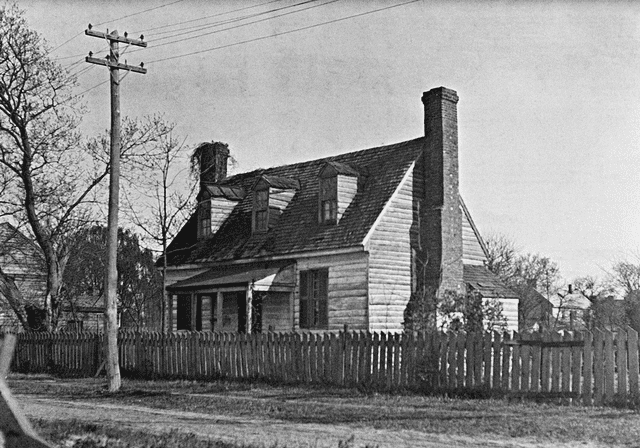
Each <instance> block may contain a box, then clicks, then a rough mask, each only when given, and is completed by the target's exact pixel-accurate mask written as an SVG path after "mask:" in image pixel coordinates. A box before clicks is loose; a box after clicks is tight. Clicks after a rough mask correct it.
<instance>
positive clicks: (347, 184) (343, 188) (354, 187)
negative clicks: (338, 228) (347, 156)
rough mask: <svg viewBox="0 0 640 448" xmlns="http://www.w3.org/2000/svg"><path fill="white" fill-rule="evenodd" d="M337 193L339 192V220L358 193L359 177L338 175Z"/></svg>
mask: <svg viewBox="0 0 640 448" xmlns="http://www.w3.org/2000/svg"><path fill="white" fill-rule="evenodd" d="M337 182H338V185H337V193H338V211H337V215H338V222H340V218H342V215H343V214H344V212H345V210H346V209H347V207H349V204H351V201H353V198H354V197H355V195H356V193H358V178H357V177H355V176H345V175H343V174H339V175H338V179H337Z"/></svg>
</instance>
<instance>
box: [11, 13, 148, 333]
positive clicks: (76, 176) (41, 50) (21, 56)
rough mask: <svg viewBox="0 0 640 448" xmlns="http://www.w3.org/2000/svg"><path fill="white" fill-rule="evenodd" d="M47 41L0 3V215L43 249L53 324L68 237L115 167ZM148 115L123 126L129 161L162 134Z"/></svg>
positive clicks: (89, 216) (91, 210)
mask: <svg viewBox="0 0 640 448" xmlns="http://www.w3.org/2000/svg"><path fill="white" fill-rule="evenodd" d="M47 50H48V47H47V44H46V42H44V40H43V39H42V37H41V36H40V35H39V34H38V33H36V32H35V31H32V30H30V29H29V28H28V26H27V23H26V21H25V18H24V13H23V12H22V11H21V10H19V9H18V8H17V6H15V5H4V6H2V7H1V8H0V188H2V192H3V194H2V196H1V197H0V216H2V215H5V216H6V215H10V216H13V217H15V218H16V219H18V220H19V221H20V222H24V223H26V224H27V225H28V228H29V229H30V232H31V234H32V235H31V236H32V237H33V238H34V240H35V241H36V243H37V244H38V245H39V246H40V248H41V249H42V253H43V256H44V259H45V266H46V272H47V292H46V295H45V298H44V303H43V304H42V308H43V309H44V310H45V313H46V323H47V327H48V328H50V329H55V328H56V325H57V310H58V307H59V297H60V291H61V288H62V276H63V273H64V269H65V266H66V264H67V261H68V259H69V239H70V235H72V234H73V233H74V232H75V231H76V230H77V229H78V228H82V227H85V226H87V225H90V224H93V223H95V221H96V212H97V210H99V208H98V207H96V200H98V199H100V197H99V196H98V195H99V194H100V191H99V187H100V185H101V183H102V181H103V180H104V179H105V177H106V176H107V175H108V173H109V163H108V159H107V154H108V151H107V148H108V140H105V137H99V138H96V139H93V140H91V141H89V142H86V143H83V141H82V138H81V136H80V135H79V133H78V132H77V129H78V125H79V118H80V115H81V111H82V108H81V107H80V105H79V104H78V99H77V98H75V97H74V96H73V95H72V89H73V88H74V87H75V85H76V80H75V78H74V77H73V76H72V75H71V74H70V73H69V72H67V71H65V70H64V69H63V68H62V67H61V66H59V65H58V64H56V63H54V62H53V61H51V60H50V59H49V58H48V57H47ZM152 123H153V119H150V120H148V122H142V123H140V122H137V121H131V120H130V121H128V122H127V123H126V124H124V125H123V139H122V141H123V143H122V149H121V153H122V156H123V162H124V161H127V159H135V158H136V156H135V154H139V153H140V152H143V151H140V149H141V148H143V147H145V145H146V144H147V143H149V142H151V141H154V140H155V139H156V137H157V134H156V132H157V130H158V129H157V127H154V126H152V125H151V124H152Z"/></svg>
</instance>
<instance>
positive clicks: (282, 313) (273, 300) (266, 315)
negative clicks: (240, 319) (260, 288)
mask: <svg viewBox="0 0 640 448" xmlns="http://www.w3.org/2000/svg"><path fill="white" fill-rule="evenodd" d="M291 322H292V316H291V293H289V292H269V293H266V294H265V296H264V298H263V299H262V331H263V332H264V331H267V330H273V331H291V329H292V325H291Z"/></svg>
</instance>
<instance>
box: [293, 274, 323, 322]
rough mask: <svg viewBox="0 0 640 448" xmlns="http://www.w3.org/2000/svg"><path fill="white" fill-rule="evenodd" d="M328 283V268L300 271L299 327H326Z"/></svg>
mask: <svg viewBox="0 0 640 448" xmlns="http://www.w3.org/2000/svg"><path fill="white" fill-rule="evenodd" d="M328 285H329V270H328V269H318V270H313V271H302V272H300V328H310V329H327V328H328V326H329V307H328V301H327V293H328Z"/></svg>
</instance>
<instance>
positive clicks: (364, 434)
mask: <svg viewBox="0 0 640 448" xmlns="http://www.w3.org/2000/svg"><path fill="white" fill-rule="evenodd" d="M16 398H17V399H18V401H19V402H20V404H21V406H22V408H23V409H24V412H25V414H26V415H27V416H28V417H29V418H31V419H44V420H70V419H76V420H79V421H86V422H101V423H103V424H108V425H112V426H116V427H128V428H130V429H134V430H138V431H147V432H168V431H171V430H178V431H182V432H185V433H192V434H196V435H198V436H203V437H209V438H211V439H214V440H223V441H227V442H239V443H245V444H256V445H258V446H263V445H264V446H266V447H271V446H273V445H274V444H276V443H277V445H278V446H286V447H291V448H293V447H313V448H324V447H331V448H336V447H337V446H338V443H339V441H341V440H348V439H349V438H351V437H353V442H352V444H351V445H350V446H352V447H364V446H366V445H370V446H372V447H373V446H376V445H377V446H379V447H380V448H386V447H394V448H395V447H398V448H400V447H417V448H436V447H517V448H530V447H539V446H545V445H541V444H540V443H536V442H534V441H530V440H526V439H503V440H500V439H497V438H487V437H469V436H452V435H448V434H425V433H422V432H418V431H410V430H401V431H391V430H378V429H374V428H362V427H349V426H346V425H322V424H307V423H291V422H287V421H283V420H275V419H273V420H272V419H250V418H243V417H235V416H228V415H214V414H203V413H196V412H183V411H173V410H164V409H154V408H148V407H140V406H126V405H125V406H123V405H113V404H105V403H95V402H79V401H65V400H57V399H50V398H40V397H36V396H33V395H17V396H16ZM546 446H553V447H559V448H560V447H562V448H569V447H578V446H580V447H582V448H584V447H596V446H599V445H592V444H585V443H579V444H578V443H576V444H558V443H554V444H549V445H546Z"/></svg>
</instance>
